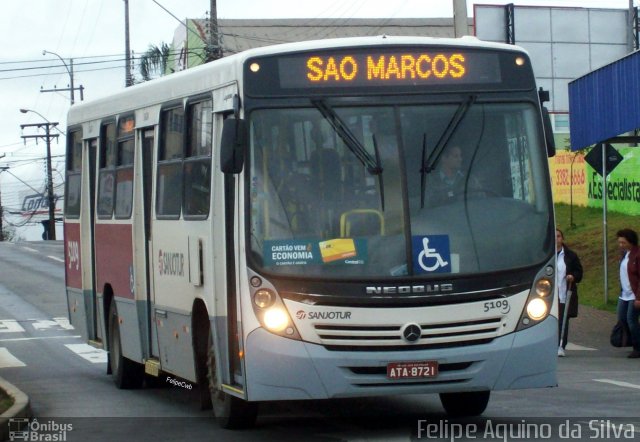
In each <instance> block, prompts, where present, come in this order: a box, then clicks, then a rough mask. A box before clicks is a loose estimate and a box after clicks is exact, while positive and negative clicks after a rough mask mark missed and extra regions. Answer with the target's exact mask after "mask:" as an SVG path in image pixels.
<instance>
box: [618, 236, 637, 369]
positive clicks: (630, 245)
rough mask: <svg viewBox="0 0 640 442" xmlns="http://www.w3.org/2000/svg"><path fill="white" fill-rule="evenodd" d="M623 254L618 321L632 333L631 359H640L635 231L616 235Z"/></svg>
mask: <svg viewBox="0 0 640 442" xmlns="http://www.w3.org/2000/svg"><path fill="white" fill-rule="evenodd" d="M616 237H617V239H618V246H619V247H620V251H621V252H622V259H621V261H620V286H621V287H622V290H621V292H620V297H619V298H618V308H617V311H618V321H620V322H622V323H625V322H626V323H627V325H628V326H629V331H630V332H631V333H630V334H631V344H632V345H633V351H632V352H631V353H629V356H627V357H629V358H631V359H637V358H640V324H639V323H638V318H639V317H640V248H639V247H638V234H637V233H636V231H635V230H631V229H622V230H618V232H617V233H616Z"/></svg>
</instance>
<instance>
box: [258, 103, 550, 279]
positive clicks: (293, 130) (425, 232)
mask: <svg viewBox="0 0 640 442" xmlns="http://www.w3.org/2000/svg"><path fill="white" fill-rule="evenodd" d="M536 109H537V108H536V107H535V106H534V104H532V103H529V102H518V103H513V102H510V103H496V102H491V103H488V102H482V101H481V100H480V99H477V100H476V98H475V97H474V98H473V99H470V100H466V101H462V102H458V103H455V102H454V103H446V104H420V105H417V104H410V105H394V106H384V105H382V106H380V105H379V106H341V105H335V104H333V105H331V106H329V105H328V104H327V103H325V102H313V103H312V104H311V105H310V106H309V107H307V108H285V109H282V108H278V109H258V110H254V111H253V112H251V114H250V116H249V122H250V128H251V132H250V159H249V161H250V163H249V173H250V177H249V205H250V212H249V213H250V215H249V216H250V222H249V229H250V235H251V247H250V249H251V250H250V251H251V261H252V262H253V264H254V266H257V267H259V268H261V269H262V270H263V271H266V272H269V273H275V274H280V275H292V276H295V275H304V276H307V277H309V276H310V277H317V278H383V277H403V278H407V277H411V276H420V277H424V276H428V275H430V274H434V275H433V276H440V277H442V276H445V275H443V274H458V273H459V274H479V273H486V272H495V271H500V270H506V269H513V268H522V267H528V266H531V265H535V264H540V263H541V262H542V261H544V260H545V259H547V258H548V257H549V256H550V254H551V253H552V246H553V245H552V244H551V243H549V241H545V238H548V237H550V236H549V229H551V228H552V222H551V220H552V213H551V209H550V207H551V206H550V200H549V189H548V177H547V174H546V172H545V162H546V152H545V149H544V145H543V140H542V139H541V137H540V135H541V134H540V131H539V126H540V124H539V118H540V117H539V115H538V111H537V110H536Z"/></svg>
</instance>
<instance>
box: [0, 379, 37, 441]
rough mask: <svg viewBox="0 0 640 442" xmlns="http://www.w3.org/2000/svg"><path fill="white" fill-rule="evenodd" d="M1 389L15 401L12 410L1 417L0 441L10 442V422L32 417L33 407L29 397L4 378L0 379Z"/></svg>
mask: <svg viewBox="0 0 640 442" xmlns="http://www.w3.org/2000/svg"><path fill="white" fill-rule="evenodd" d="M0 388H1V389H3V390H4V391H5V392H6V393H7V394H8V395H9V396H11V397H13V400H14V403H13V405H12V406H11V408H9V409H8V410H7V411H5V412H4V413H2V415H0V440H2V441H6V440H9V420H10V419H12V418H26V417H31V406H30V403H29V397H28V396H27V395H26V394H24V393H23V392H22V391H20V390H18V389H17V388H16V387H15V386H14V385H13V384H10V383H9V382H7V381H5V380H4V379H3V378H0Z"/></svg>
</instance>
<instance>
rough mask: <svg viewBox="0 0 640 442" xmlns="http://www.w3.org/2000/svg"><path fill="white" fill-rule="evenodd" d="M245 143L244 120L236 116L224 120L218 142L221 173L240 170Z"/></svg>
mask: <svg viewBox="0 0 640 442" xmlns="http://www.w3.org/2000/svg"><path fill="white" fill-rule="evenodd" d="M246 145H247V125H246V122H245V121H244V120H239V119H236V118H227V119H226V120H224V123H223V126H222V140H221V142H220V170H222V172H223V173H233V174H235V173H240V172H242V166H243V164H244V152H245V149H246Z"/></svg>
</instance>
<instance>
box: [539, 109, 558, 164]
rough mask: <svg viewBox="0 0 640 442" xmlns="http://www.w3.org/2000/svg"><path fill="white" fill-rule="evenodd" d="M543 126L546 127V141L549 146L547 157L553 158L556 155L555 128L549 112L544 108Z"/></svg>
mask: <svg viewBox="0 0 640 442" xmlns="http://www.w3.org/2000/svg"><path fill="white" fill-rule="evenodd" d="M542 125H543V126H544V141H545V144H546V145H547V156H548V157H553V156H555V154H556V140H555V138H553V127H552V126H551V117H550V116H549V110H548V109H547V108H546V107H544V106H542Z"/></svg>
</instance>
